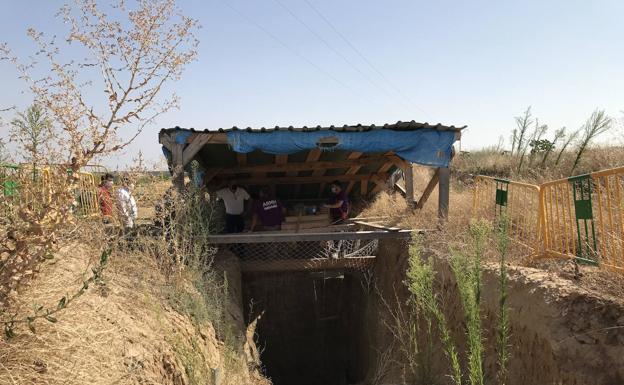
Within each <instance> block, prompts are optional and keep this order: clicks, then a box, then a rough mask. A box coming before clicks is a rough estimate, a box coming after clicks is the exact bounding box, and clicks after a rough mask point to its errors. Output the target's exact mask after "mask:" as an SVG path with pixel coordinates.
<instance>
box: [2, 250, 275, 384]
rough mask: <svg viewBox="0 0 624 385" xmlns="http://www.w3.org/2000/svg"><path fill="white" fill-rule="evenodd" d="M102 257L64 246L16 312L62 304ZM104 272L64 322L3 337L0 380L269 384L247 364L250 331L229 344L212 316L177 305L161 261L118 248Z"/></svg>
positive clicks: (39, 325) (63, 317) (42, 324)
mask: <svg viewBox="0 0 624 385" xmlns="http://www.w3.org/2000/svg"><path fill="white" fill-rule="evenodd" d="M97 256H98V255H97V254H95V252H94V251H92V250H90V249H89V248H88V247H86V246H84V245H72V246H70V247H66V248H64V249H63V250H61V252H60V253H59V254H58V255H57V256H56V258H55V259H54V260H52V261H50V262H49V263H46V264H45V265H44V266H42V268H41V271H40V273H39V275H38V277H37V279H35V280H33V281H32V282H31V284H30V285H29V286H28V287H25V288H23V290H22V291H21V293H19V296H18V297H17V298H16V299H15V302H16V304H15V308H14V309H13V310H14V312H17V313H18V314H27V313H28V312H29V310H30V309H32V307H33V304H45V305H46V306H48V307H49V306H55V304H56V303H57V302H58V300H59V299H60V298H61V297H62V296H63V295H65V294H67V291H70V292H71V291H73V290H74V289H77V288H80V286H81V285H82V280H83V278H84V277H86V276H87V272H88V271H89V268H90V265H91V263H92V259H93V258H97ZM104 277H105V278H104V283H105V284H103V285H96V286H92V287H91V288H90V289H89V290H88V291H87V293H86V294H85V295H84V296H82V297H80V298H79V299H78V300H76V302H74V303H72V304H71V306H70V307H68V308H67V309H66V310H64V311H63V312H61V313H59V315H58V317H57V318H58V322H56V323H49V322H46V321H38V322H37V323H36V324H35V327H36V334H32V333H30V332H29V331H28V329H27V328H25V327H24V328H18V329H17V333H18V334H17V336H16V337H15V338H13V339H11V340H8V341H2V342H0V384H18V383H19V384H27V383H36V384H41V383H45V384H85V383H89V384H113V383H114V384H138V383H140V384H176V385H178V384H180V385H182V384H196V383H202V384H206V383H210V384H212V383H215V380H217V379H219V378H220V384H254V383H256V384H258V383H265V381H266V380H263V379H262V378H260V376H259V375H257V374H256V373H255V372H254V371H250V370H248V362H247V360H246V358H245V355H244V354H243V344H245V343H246V342H248V341H246V338H245V335H246V331H245V330H244V329H242V328H240V327H239V328H238V329H237V330H236V334H237V336H236V341H237V342H236V343H235V344H234V345H233V346H226V345H225V344H224V343H223V342H221V340H220V338H217V335H216V333H215V329H214V328H213V327H212V325H211V324H210V323H209V322H202V323H198V322H197V321H196V319H194V318H193V317H192V314H190V315H189V314H184V313H180V312H178V311H176V310H174V307H173V306H172V305H171V301H170V298H171V296H172V295H173V293H172V292H171V290H174V289H173V288H171V287H169V285H167V280H165V277H164V276H163V274H162V273H161V272H160V270H159V269H158V267H157V266H156V265H155V263H154V261H150V260H148V259H146V258H143V257H136V256H133V255H120V254H114V255H113V256H112V257H111V261H110V264H109V266H108V267H107V269H106V271H105V273H104ZM228 322H229V321H228ZM231 324H234V325H242V324H241V323H236V322H231ZM251 334H253V333H251ZM200 381H201V382H200Z"/></svg>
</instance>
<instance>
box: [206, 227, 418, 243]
mask: <svg viewBox="0 0 624 385" xmlns="http://www.w3.org/2000/svg"><path fill="white" fill-rule="evenodd" d="M414 231H417V232H418V231H419V230H399V231H345V232H318V233H317V232H314V233H281V232H259V233H240V234H220V235H209V236H208V241H209V242H211V243H214V244H231V243H271V242H306V241H331V240H340V239H344V240H357V239H363V240H364V239H393V238H394V239H410V238H411V237H412V233H413V232H414Z"/></svg>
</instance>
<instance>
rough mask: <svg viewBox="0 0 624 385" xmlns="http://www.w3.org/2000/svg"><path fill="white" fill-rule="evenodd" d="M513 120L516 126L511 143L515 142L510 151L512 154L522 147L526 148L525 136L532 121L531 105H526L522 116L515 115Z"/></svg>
mask: <svg viewBox="0 0 624 385" xmlns="http://www.w3.org/2000/svg"><path fill="white" fill-rule="evenodd" d="M515 120H516V126H517V127H518V128H516V129H515V130H514V131H513V143H515V150H514V148H512V149H511V153H512V155H513V154H514V153H516V154H518V155H519V154H521V153H522V151H523V150H524V149H526V146H527V143H526V136H527V134H528V131H529V127H531V125H533V122H534V120H533V116H532V115H531V107H530V106H529V107H527V109H526V110H525V111H524V113H523V114H522V116H516V117H515Z"/></svg>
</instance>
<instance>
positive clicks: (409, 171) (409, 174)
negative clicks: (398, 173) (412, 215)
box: [403, 162, 414, 207]
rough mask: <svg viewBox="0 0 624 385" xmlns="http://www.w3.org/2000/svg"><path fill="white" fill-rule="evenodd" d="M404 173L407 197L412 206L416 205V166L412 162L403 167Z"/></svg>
mask: <svg viewBox="0 0 624 385" xmlns="http://www.w3.org/2000/svg"><path fill="white" fill-rule="evenodd" d="M403 174H404V175H405V199H406V200H407V204H408V205H409V206H410V207H411V206H413V205H414V168H413V165H412V164H411V163H410V162H408V163H407V165H406V167H405V169H403Z"/></svg>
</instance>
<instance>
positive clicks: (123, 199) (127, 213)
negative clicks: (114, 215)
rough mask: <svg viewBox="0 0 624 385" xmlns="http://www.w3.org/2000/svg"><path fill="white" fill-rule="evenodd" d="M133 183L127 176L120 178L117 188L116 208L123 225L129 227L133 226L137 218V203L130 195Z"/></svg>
mask: <svg viewBox="0 0 624 385" xmlns="http://www.w3.org/2000/svg"><path fill="white" fill-rule="evenodd" d="M133 188H134V185H133V184H132V183H131V182H130V180H129V179H128V178H127V177H124V178H123V179H122V185H121V187H120V188H119V189H118V190H117V208H118V210H119V217H120V219H121V223H122V224H123V227H124V228H126V229H131V228H133V227H134V223H135V222H136V219H137V214H138V213H137V205H136V201H135V200H134V197H133V196H132V190H133Z"/></svg>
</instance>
